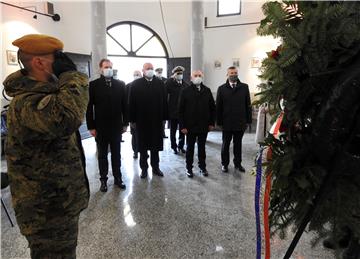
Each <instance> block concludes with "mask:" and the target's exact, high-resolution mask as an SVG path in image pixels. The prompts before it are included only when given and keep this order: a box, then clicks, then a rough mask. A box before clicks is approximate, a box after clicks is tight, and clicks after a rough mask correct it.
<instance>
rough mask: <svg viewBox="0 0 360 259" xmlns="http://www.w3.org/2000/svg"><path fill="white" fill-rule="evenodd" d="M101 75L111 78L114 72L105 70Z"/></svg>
mask: <svg viewBox="0 0 360 259" xmlns="http://www.w3.org/2000/svg"><path fill="white" fill-rule="evenodd" d="M103 75H104V76H105V77H107V78H109V77H112V76H113V75H114V71H113V70H112V68H105V69H104V70H103Z"/></svg>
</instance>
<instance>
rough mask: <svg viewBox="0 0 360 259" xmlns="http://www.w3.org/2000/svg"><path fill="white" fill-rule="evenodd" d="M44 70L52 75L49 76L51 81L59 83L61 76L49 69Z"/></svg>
mask: <svg viewBox="0 0 360 259" xmlns="http://www.w3.org/2000/svg"><path fill="white" fill-rule="evenodd" d="M44 72H45V73H46V74H48V75H49V76H50V78H49V81H50V82H55V83H57V82H58V81H59V78H58V77H57V76H56V75H55V74H54V73H50V72H48V71H47V70H44Z"/></svg>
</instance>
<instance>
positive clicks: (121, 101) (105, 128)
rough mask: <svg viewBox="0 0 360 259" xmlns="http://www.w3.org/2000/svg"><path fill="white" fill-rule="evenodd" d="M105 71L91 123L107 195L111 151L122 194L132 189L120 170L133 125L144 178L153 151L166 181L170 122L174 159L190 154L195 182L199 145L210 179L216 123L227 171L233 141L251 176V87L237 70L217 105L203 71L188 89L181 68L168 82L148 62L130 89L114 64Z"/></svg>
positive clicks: (92, 100)
mask: <svg viewBox="0 0 360 259" xmlns="http://www.w3.org/2000/svg"><path fill="white" fill-rule="evenodd" d="M99 67H100V71H101V76H100V78H99V79H96V80H94V81H92V82H90V88H89V104H88V109H87V113H86V119H87V125H88V129H89V130H90V132H91V134H92V135H93V136H94V137H95V138H96V142H97V146H98V160H99V171H100V181H101V187H100V190H101V191H103V192H106V191H107V174H108V162H107V154H108V146H110V151H111V164H112V172H113V175H114V183H115V185H117V186H119V187H120V188H122V189H125V188H126V187H125V185H124V183H123V181H122V174H121V170H120V167H121V164H120V161H121V157H120V146H121V143H120V142H121V135H122V133H123V132H125V131H126V129H127V126H128V122H130V127H131V133H132V136H133V137H132V147H133V151H134V158H137V157H138V153H140V168H141V173H140V177H141V178H146V177H147V175H148V167H149V165H148V161H147V160H148V158H149V154H148V151H150V164H151V167H152V172H153V174H154V175H157V176H161V177H162V176H164V173H163V172H162V171H161V169H160V166H159V161H160V159H159V151H162V150H163V138H164V133H163V131H164V121H166V120H168V121H169V123H170V142H171V148H172V150H173V151H174V154H178V153H179V152H180V153H183V154H185V153H186V169H187V170H186V174H187V176H188V177H190V178H191V177H193V170H192V168H193V156H194V148H195V143H197V146H198V165H199V168H200V172H201V173H202V174H203V175H204V176H207V175H208V171H207V169H206V162H205V160H206V152H205V143H206V139H207V135H208V132H209V131H211V130H213V129H214V128H215V121H217V125H218V126H219V127H222V129H223V137H222V140H223V144H222V149H221V163H222V172H228V165H229V162H230V161H229V157H230V156H229V147H230V142H231V140H232V139H233V142H234V166H235V169H237V170H239V171H243V172H244V171H245V169H244V168H243V166H242V165H241V143H242V137H243V134H244V132H245V130H246V127H247V124H249V123H251V103H250V94H249V89H248V86H247V85H246V84H244V83H241V82H240V80H239V79H238V75H237V73H238V71H237V69H236V67H229V68H228V71H227V77H228V79H227V81H226V83H225V84H223V85H221V86H220V87H219V88H218V92H217V97H216V105H215V100H214V98H213V95H212V93H211V90H210V88H208V87H207V86H205V85H204V84H203V77H204V75H203V72H202V71H200V70H195V71H193V72H192V74H191V82H190V84H187V83H186V82H185V81H184V79H183V74H184V70H185V69H184V68H183V67H181V66H176V67H175V68H174V69H173V70H172V77H171V78H169V79H166V78H164V77H162V70H160V69H156V70H154V67H153V65H152V64H151V63H145V64H144V65H143V68H142V75H141V72H140V71H134V81H132V82H131V83H129V84H128V85H126V86H125V83H124V82H122V81H119V80H115V79H114V78H113V74H112V63H111V61H110V60H108V59H103V60H101V62H100V63H99ZM155 72H156V74H155ZM177 131H178V134H179V137H178V141H177V139H176V132H177ZM185 136H186V150H185V149H184V146H185Z"/></svg>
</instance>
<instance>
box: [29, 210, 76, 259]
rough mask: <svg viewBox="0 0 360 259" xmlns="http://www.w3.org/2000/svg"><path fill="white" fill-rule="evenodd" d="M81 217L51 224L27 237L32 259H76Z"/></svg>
mask: <svg viewBox="0 0 360 259" xmlns="http://www.w3.org/2000/svg"><path fill="white" fill-rule="evenodd" d="M78 223H79V216H77V217H74V218H72V219H69V218H67V221H66V222H64V221H62V220H61V219H60V222H58V223H56V222H54V221H53V222H51V223H50V224H52V225H50V226H46V227H45V228H43V229H41V230H39V231H37V232H36V233H34V234H32V235H28V236H26V239H27V240H28V242H29V247H30V253H31V258H32V259H75V258H76V245H77V236H78Z"/></svg>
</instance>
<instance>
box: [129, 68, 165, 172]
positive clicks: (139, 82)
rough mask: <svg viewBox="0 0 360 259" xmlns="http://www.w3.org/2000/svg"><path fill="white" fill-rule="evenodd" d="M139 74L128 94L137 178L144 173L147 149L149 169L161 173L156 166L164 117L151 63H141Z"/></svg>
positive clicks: (162, 98) (161, 91)
mask: <svg viewBox="0 0 360 259" xmlns="http://www.w3.org/2000/svg"><path fill="white" fill-rule="evenodd" d="M142 72H143V77H142V78H139V79H136V80H134V81H133V82H132V83H131V90H130V95H129V109H130V112H129V117H130V122H131V123H133V125H134V126H135V127H136V132H137V136H138V151H139V152H140V168H141V175H140V177H141V178H146V177H147V174H148V171H147V169H148V167H149V166H148V163H147V159H148V157H149V156H148V150H150V161H151V162H150V163H151V167H152V172H153V174H155V175H158V176H164V174H163V172H162V171H161V170H160V167H159V151H161V150H163V136H162V130H163V121H164V120H166V119H167V101H166V90H165V85H164V83H163V82H162V81H161V80H160V79H158V78H157V77H156V76H154V68H153V65H152V64H151V63H145V64H144V65H143V69H142Z"/></svg>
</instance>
